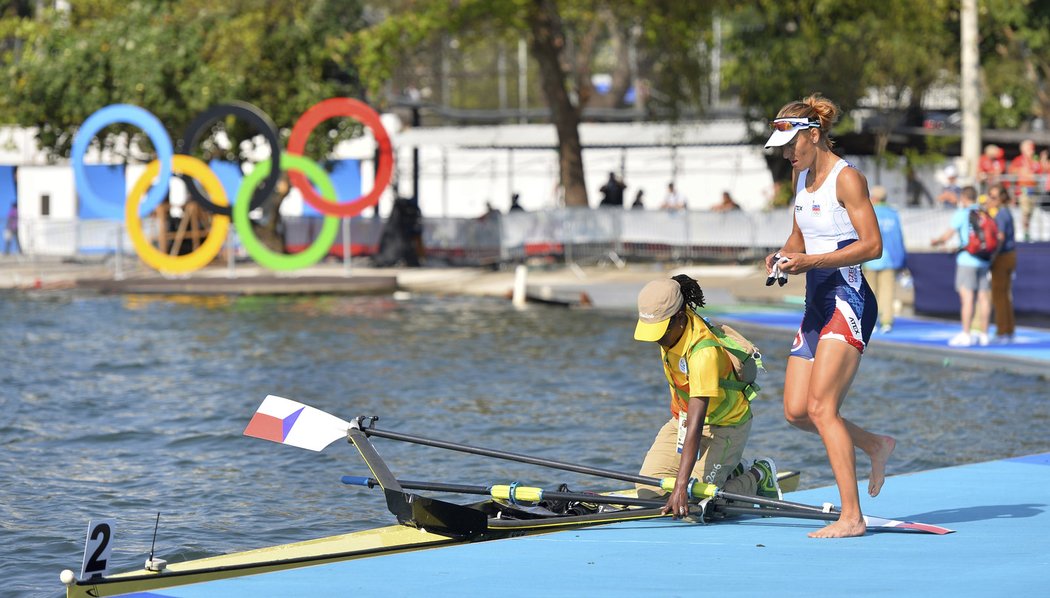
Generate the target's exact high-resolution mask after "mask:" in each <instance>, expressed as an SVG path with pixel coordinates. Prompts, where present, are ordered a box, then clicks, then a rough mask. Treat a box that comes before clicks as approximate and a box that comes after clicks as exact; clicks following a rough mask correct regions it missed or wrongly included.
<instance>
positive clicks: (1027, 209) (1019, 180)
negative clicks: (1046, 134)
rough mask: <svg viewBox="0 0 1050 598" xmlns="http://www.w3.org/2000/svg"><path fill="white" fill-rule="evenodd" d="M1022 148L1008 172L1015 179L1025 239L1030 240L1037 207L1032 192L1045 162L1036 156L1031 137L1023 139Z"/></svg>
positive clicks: (1015, 189)
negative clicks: (1033, 216) (1030, 227)
mask: <svg viewBox="0 0 1050 598" xmlns="http://www.w3.org/2000/svg"><path fill="white" fill-rule="evenodd" d="M1020 149H1021V153H1020V154H1019V155H1018V156H1017V157H1016V158H1014V159H1013V160H1011V161H1010V168H1009V169H1008V170H1007V172H1009V173H1010V176H1011V177H1013V180H1014V196H1015V197H1016V198H1017V203H1018V205H1019V206H1020V207H1021V231H1022V233H1023V235H1024V240H1025V241H1028V240H1029V239H1030V236H1029V226H1030V225H1031V222H1032V211H1033V210H1034V209H1035V203H1034V198H1033V197H1032V194H1033V193H1035V190H1036V177H1037V176H1038V175H1040V174H1042V173H1043V164H1042V162H1040V160H1039V159H1038V158H1036V156H1035V142H1034V141H1032V140H1031V139H1025V140H1024V141H1022V142H1021V146H1020Z"/></svg>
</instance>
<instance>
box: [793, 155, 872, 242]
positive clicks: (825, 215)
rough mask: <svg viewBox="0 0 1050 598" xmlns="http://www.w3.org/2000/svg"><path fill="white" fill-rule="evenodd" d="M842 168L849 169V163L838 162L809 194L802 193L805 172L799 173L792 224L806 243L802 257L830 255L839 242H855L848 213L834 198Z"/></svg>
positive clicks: (804, 183) (855, 235)
mask: <svg viewBox="0 0 1050 598" xmlns="http://www.w3.org/2000/svg"><path fill="white" fill-rule="evenodd" d="M846 167H850V168H852V166H851V165H850V163H849V162H847V161H845V160H842V159H839V161H838V162H836V163H835V166H833V167H832V168H831V172H830V173H828V177H827V178H826V179H824V182H823V183H821V185H820V187H818V188H817V190H816V191H813V192H812V193H810V192H809V191H807V190H806V176H807V175H809V169H808V168H807V169H806V170H803V171H802V173H801V174H800V175H799V176H798V186H797V187H796V188H795V222H797V223H798V228H799V230H801V231H802V237H803V238H804V239H805V241H806V253H807V254H809V255H819V254H822V253H831V252H832V251H835V250H836V249H838V248H839V247H840V246H841V245H840V243H841V242H842V241H849V240H853V241H856V240H857V238H858V236H857V230H856V229H855V228H853V222H851V221H850V219H849V213H848V212H847V211H846V208H844V207H842V205H841V204H839V198H838V195H837V194H836V193H835V189H836V186H837V181H838V178H839V173H840V172H842V169H843V168H846Z"/></svg>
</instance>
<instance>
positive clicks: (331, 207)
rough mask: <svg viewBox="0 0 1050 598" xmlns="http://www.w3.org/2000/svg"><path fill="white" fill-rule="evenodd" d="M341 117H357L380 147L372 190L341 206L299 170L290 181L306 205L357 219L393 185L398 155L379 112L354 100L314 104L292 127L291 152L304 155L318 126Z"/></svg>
mask: <svg viewBox="0 0 1050 598" xmlns="http://www.w3.org/2000/svg"><path fill="white" fill-rule="evenodd" d="M338 116H348V117H351V118H356V119H357V121H358V122H360V123H361V124H363V125H364V126H366V127H368V128H369V129H371V130H372V135H373V136H374V137H375V139H376V143H377V144H379V168H378V169H377V170H376V177H375V182H374V183H373V184H372V190H371V191H370V192H368V193H367V194H365V195H361V196H359V197H356V198H354V199H351V200H348V201H344V200H340V201H339V203H332V201H331V200H327V201H326V200H325V199H323V198H322V197H321V196H320V195H318V194H317V192H316V191H314V188H313V185H311V184H310V182H309V180H307V178H306V176H305V175H303V173H301V172H298V171H296V170H292V171H289V173H288V178H289V180H290V181H291V183H292V185H294V186H295V188H296V189H298V190H299V192H300V193H302V194H303V199H305V200H306V203H308V204H310V205H311V206H313V207H314V208H315V209H316V210H317V211H318V212H321V213H322V214H325V215H328V216H343V217H347V218H349V217H350V216H357V215H358V214H360V213H361V211H362V210H364V209H365V208H370V207H372V206H374V205H376V204H377V203H379V195H380V194H382V193H383V191H385V190H386V188H387V185H389V184H390V177H391V175H392V174H393V171H394V153H393V151H392V150H391V146H390V136H389V135H387V132H386V129H385V128H384V127H383V123H382V122H381V121H380V120H379V114H378V113H376V111H375V110H372V108H371V107H370V106H369V105H368V104H365V103H364V102H361V101H359V100H355V99H353V98H329V99H327V100H323V101H321V102H318V103H317V104H314V105H313V106H312V107H310V109H309V110H307V111H306V112H304V113H303V115H302V116H300V117H299V120H298V121H297V122H296V123H295V126H294V127H292V134H291V136H290V137H289V138H288V149H287V151H288V153H290V154H297V155H300V156H301V155H303V152H304V151H305V150H306V140H307V139H309V137H310V133H312V132H313V130H314V129H315V128H317V125H319V124H321V123H322V122H323V121H325V120H327V119H329V118H334V117H338Z"/></svg>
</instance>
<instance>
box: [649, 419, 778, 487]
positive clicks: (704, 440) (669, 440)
mask: <svg viewBox="0 0 1050 598" xmlns="http://www.w3.org/2000/svg"><path fill="white" fill-rule="evenodd" d="M750 433H751V418H748V420H747V421H746V422H744V423H742V424H740V425H737V426H704V429H703V436H702V437H701V439H700V458H699V459H697V461H696V465H694V466H693V475H692V477H694V478H696V479H698V480H701V481H703V482H707V483H708V484H714V485H716V486H718V487H719V488H722V489H723V490H726V491H727V492H735V493H737V494H747V495H750V496H754V495H755V494H756V492H757V490H758V482H757V481H756V480H755V476H753V475H751V474H750V473H748V472H747V471H745V472H744V474H743V475H740V476H737V477H735V478H732V479H728V480H727V478H729V474H730V473H732V472H733V469H735V468H736V466H737V464H738V463H740V458H741V457H743V456H744V447H745V446H746V445H747V437H748V435H749V434H750ZM681 460H682V455H680V454H679V453H678V419H677V418H674V417H672V418H671V420H670V421H669V422H667V423H666V424H664V425H663V427H662V428H660V431H659V432H657V434H656V439H655V440H653V446H652V447H650V448H649V452H648V453H646V454H645V461H643V462H642V470H641V471H640V472H639V473H640V474H641V475H644V476H649V477H654V478H674V477H678V466H679V464H680V463H681ZM662 494H663V492H662V491H661V490H660V489H659V488H654V487H653V486H643V485H641V484H639V485H638V496H640V497H648V498H651V497H654V496H660V495H662Z"/></svg>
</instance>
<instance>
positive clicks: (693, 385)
mask: <svg viewBox="0 0 1050 598" xmlns="http://www.w3.org/2000/svg"><path fill="white" fill-rule="evenodd" d="M703 306H704V292H703V291H702V290H701V289H700V285H699V284H697V282H696V281H695V280H693V279H692V278H690V277H688V276H686V275H684V274H680V275H678V276H675V277H674V278H664V279H661V280H654V281H652V282H650V283H649V284H647V285H645V287H644V288H643V289H642V292H641V293H639V295H638V324H637V326H636V328H635V331H634V338H636V339H637V340H640V341H653V342H656V343H657V344H659V345H660V357H661V358H662V361H663V369H664V375H665V376H666V377H667V382H668V384H669V385H670V389H671V420H670V421H668V422H667V423H666V424H664V426H663V427H662V428H660V431H659V433H657V435H656V439H655V440H654V441H653V445H652V447H651V448H650V449H649V452H648V453H646V455H645V460H644V461H643V463H642V469H641V475H644V476H650V477H655V478H666V477H672V478H675V486H674V491H673V492H672V493H671V496H670V497H669V498H668V499H667V504H666V505H665V506H664V508H663V512H664V513H671V514H672V516H674V518H675V519H677V518H679V517H685V516H686V515H687V514H688V513H689V499H690V497H689V495H688V489H689V486H690V479H693V478H695V479H697V480H700V481H702V482H706V483H708V484H714V485H716V486H719V487H720V488H723V489H724V490H726V491H729V492H735V493H737V494H746V495H750V496H764V497H766V498H776V499H780V498H783V495H782V494H781V491H780V485H779V484H778V482H777V467H776V464H775V463H774V462H773V460H772V459H767V458H763V459H756V460H755V461H754V462H753V463H752V464H751V466H750V468H748V467H746V466H745V465H744V463H742V462H741V460H740V458H741V457H742V456H743V454H744V446H745V445H747V437H748V434H749V433H750V431H751V405H750V402H749V401H748V399H747V397H745V395H744V391H743V390H739V389H732V388H727V387H732V386H734V385H733V384H732V383H730V384H728V385H727V384H725V381H726V380H735V377H732V374H731V372H732V363H731V362H730V361H729V357H728V356H727V355H726V352H725V350H724V349H723V348H722V346H721V345H720V344H718V341H717V339H716V337H715V335H714V333H712V332H711V329H710V328H709V327H708V325H707V323H706V322H704V320H703V319H702V318H701V317H700V316H699V315H698V314H697V310H699V309H700V308H701V307H703ZM737 386H743V385H737ZM638 489H639V496H652V495H654V494H656V493H655V492H654V491H653V490H652V488H651V487H648V486H641V485H640V486H639V487H638Z"/></svg>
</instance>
